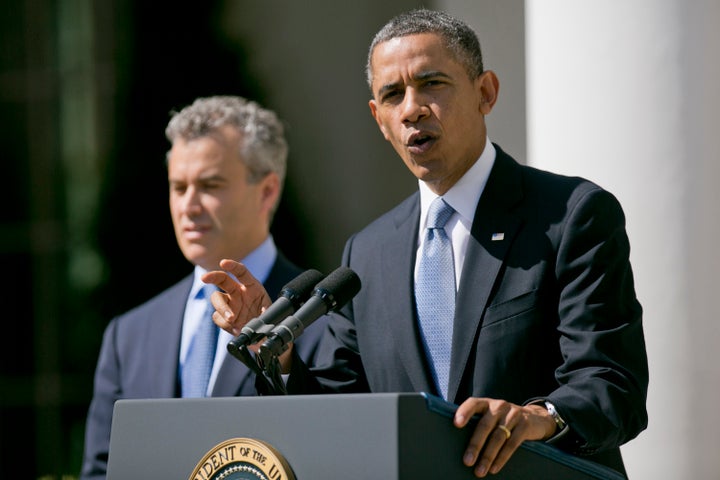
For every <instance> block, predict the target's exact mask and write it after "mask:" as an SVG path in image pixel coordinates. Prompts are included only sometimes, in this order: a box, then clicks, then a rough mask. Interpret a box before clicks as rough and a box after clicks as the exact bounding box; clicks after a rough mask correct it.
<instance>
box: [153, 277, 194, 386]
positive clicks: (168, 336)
mask: <svg viewBox="0 0 720 480" xmlns="http://www.w3.org/2000/svg"><path fill="white" fill-rule="evenodd" d="M192 281H193V276H192V275H190V276H188V277H185V278H184V279H183V280H182V281H180V283H178V284H176V285H175V286H174V287H172V291H171V292H170V295H168V297H167V299H166V301H164V302H163V303H162V304H160V305H159V307H158V309H157V310H158V311H157V313H156V315H155V318H151V319H150V328H149V332H148V335H147V337H146V339H145V342H146V348H147V349H148V350H147V351H149V352H153V351H154V352H155V353H154V354H150V357H151V358H152V359H153V365H148V369H147V371H148V385H147V387H148V391H149V392H155V394H154V395H151V396H152V397H160V398H171V397H175V396H177V394H178V385H179V383H178V358H179V356H180V336H181V335H182V324H183V316H184V314H185V305H186V302H187V298H188V295H189V293H190V288H191V287H192ZM168 342H170V345H171V346H172V347H171V348H155V347H154V346H155V345H162V344H165V343H168Z"/></svg>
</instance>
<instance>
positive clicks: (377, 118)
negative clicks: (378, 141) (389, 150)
mask: <svg viewBox="0 0 720 480" xmlns="http://www.w3.org/2000/svg"><path fill="white" fill-rule="evenodd" d="M368 105H369V106H370V113H372V116H373V118H374V119H375V122H376V123H377V124H378V127H380V131H381V132H382V134H383V137H385V140H387V141H390V139H389V138H388V134H387V129H386V128H385V125H384V124H383V122H382V120H381V119H380V116H379V115H378V111H377V102H375V99H374V98H373V99H370V101H369V102H368Z"/></svg>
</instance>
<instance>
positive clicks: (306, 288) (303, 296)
mask: <svg viewBox="0 0 720 480" xmlns="http://www.w3.org/2000/svg"><path fill="white" fill-rule="evenodd" d="M323 278H325V275H323V274H322V273H320V272H318V271H317V270H306V271H305V272H303V273H301V274H300V275H298V276H297V277H295V278H294V279H292V280H291V281H290V282H288V283H287V285H285V286H284V287H283V288H282V290H281V291H280V295H278V299H277V300H275V301H274V302H273V303H272V305H270V306H269V307H268V308H267V309H266V310H265V311H264V312H263V313H262V314H260V316H258V317H255V318H253V319H252V320H250V321H249V322H248V323H247V324H245V326H244V327H243V328H242V329H241V330H240V335H238V336H237V337H235V338H233V339H232V340H230V341H229V342H228V344H227V349H228V352H230V353H231V354H233V355H234V356H237V353H238V352H239V350H240V348H241V347H244V346H246V345H252V344H253V343H255V342H257V341H259V340H262V339H263V338H265V336H266V335H267V334H268V333H269V332H270V330H271V329H272V327H273V326H275V325H277V324H278V323H279V322H280V321H281V320H283V319H285V318H287V317H288V316H289V315H292V314H293V313H294V312H295V311H296V310H297V309H298V308H300V305H302V304H303V302H305V301H306V300H307V299H308V297H309V296H310V294H311V293H312V291H313V287H314V286H315V285H316V284H317V283H318V282H319V281H321V280H322V279H323Z"/></svg>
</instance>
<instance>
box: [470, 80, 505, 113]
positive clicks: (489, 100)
mask: <svg viewBox="0 0 720 480" xmlns="http://www.w3.org/2000/svg"><path fill="white" fill-rule="evenodd" d="M475 88H476V89H478V93H479V95H480V113H482V114H483V115H489V114H490V112H491V111H492V109H493V107H494V106H495V102H497V99H498V92H499V91H500V82H499V81H498V78H497V75H495V72H493V71H492V70H485V71H484V72H483V73H482V74H481V75H480V76H479V77H477V78H476V79H475Z"/></svg>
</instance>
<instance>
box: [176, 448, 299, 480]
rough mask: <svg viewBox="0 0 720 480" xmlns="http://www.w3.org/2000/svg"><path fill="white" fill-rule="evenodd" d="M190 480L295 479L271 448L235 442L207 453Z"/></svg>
mask: <svg viewBox="0 0 720 480" xmlns="http://www.w3.org/2000/svg"><path fill="white" fill-rule="evenodd" d="M188 480H295V475H294V474H293V472H292V469H291V468H290V465H289V464H288V463H287V461H286V460H285V458H283V456H282V455H280V453H279V452H278V451H277V450H275V448H273V447H272V445H270V444H268V443H266V442H263V441H261V440H256V439H252V438H232V439H230V440H226V441H224V442H222V443H220V444H219V445H216V446H215V447H213V448H212V450H210V451H209V452H207V453H206V454H205V456H204V457H203V458H202V460H200V461H199V462H198V464H197V465H196V466H195V470H193V472H192V474H191V475H190V477H189V478H188Z"/></svg>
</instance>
